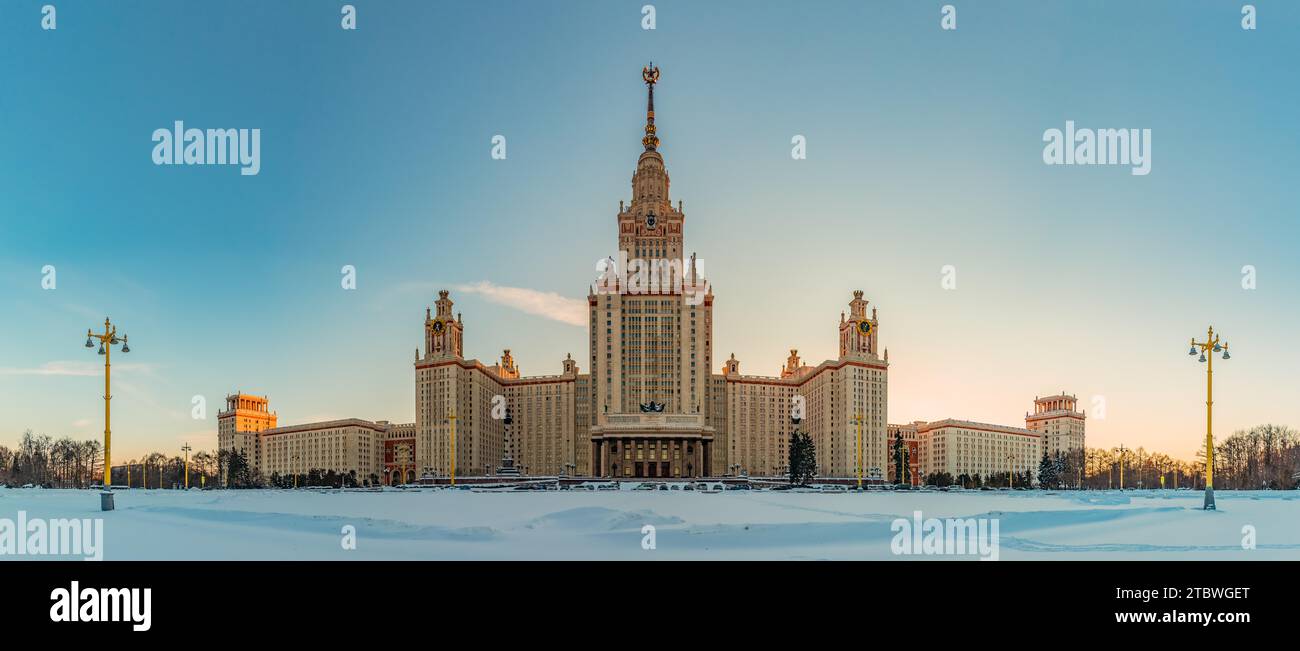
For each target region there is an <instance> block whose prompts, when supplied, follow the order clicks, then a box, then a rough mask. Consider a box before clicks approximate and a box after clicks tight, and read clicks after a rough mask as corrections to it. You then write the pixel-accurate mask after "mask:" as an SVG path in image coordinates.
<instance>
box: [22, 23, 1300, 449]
mask: <svg viewBox="0 0 1300 651" xmlns="http://www.w3.org/2000/svg"><path fill="white" fill-rule="evenodd" d="M42 4H44V3H43V2H19V1H16V0H11V1H10V2H6V3H4V5H3V6H0V55H2V56H0V80H2V82H3V88H4V91H5V92H4V93H3V94H2V95H0V124H2V125H3V127H2V128H0V148H2V149H3V151H4V152H5V155H4V156H0V306H2V307H3V313H4V315H5V318H4V319H3V336H0V443H10V444H12V442H15V441H16V440H17V438H18V436H19V435H20V434H21V432H22V431H23V430H24V429H26V428H32V429H34V430H37V431H39V432H45V433H49V434H52V435H56V436H58V435H63V434H70V435H74V436H78V437H85V438H90V437H97V436H99V435H100V433H101V432H102V427H103V425H102V417H103V409H102V406H103V405H102V401H101V400H100V395H101V385H102V376H101V375H99V373H100V369H98V368H97V367H96V364H98V363H99V362H100V361H101V359H100V358H98V357H97V356H95V355H94V354H93V353H92V352H89V351H86V350H85V349H84V348H81V345H82V343H83V340H82V339H81V337H82V336H83V333H84V331H85V329H86V328H87V327H91V326H94V325H96V324H102V322H103V318H104V316H105V315H108V316H111V317H112V318H113V320H114V321H115V322H116V323H118V324H120V326H121V328H122V330H123V331H125V332H126V333H128V334H129V335H130V336H131V338H132V340H133V341H134V342H135V343H134V345H133V346H132V348H133V352H132V353H131V354H130V355H129V356H127V357H125V358H115V361H118V362H120V363H121V364H122V366H120V367H118V366H116V365H115V369H116V370H117V372H115V374H114V378H115V380H117V381H118V382H117V386H118V388H117V389H116V390H115V391H114V395H115V397H116V399H115V400H114V434H115V436H114V442H115V449H116V451H117V452H116V453H115V458H118V459H120V458H123V457H121V456H119V455H122V454H125V455H127V456H131V455H138V454H141V453H143V452H145V451H146V450H153V449H159V450H170V449H173V448H178V447H179V445H180V444H181V443H182V442H184V441H189V442H191V443H193V444H195V445H196V446H201V447H205V448H210V447H212V446H213V445H214V444H215V430H216V422H215V416H216V412H217V410H218V409H219V408H220V405H221V403H222V396H224V395H225V394H226V393H227V392H230V391H234V390H244V391H247V392H252V393H258V394H267V395H270V397H271V403H272V406H273V408H274V409H275V410H277V411H278V412H279V415H280V419H281V423H284V424H289V423H296V422H305V421H310V420H315V419H321V418H329V417H350V416H354V417H360V418H368V419H389V420H395V421H411V420H414V382H413V371H412V368H411V360H412V356H413V352H414V349H415V348H416V346H418V345H419V342H420V336H421V335H420V333H421V323H422V319H423V314H424V308H425V306H426V305H429V304H431V303H432V301H433V299H434V297H435V293H436V290H437V289H438V288H442V287H446V288H452V289H455V288H457V287H463V286H466V285H473V284H475V283H482V282H487V283H491V284H492V285H493V286H499V287H510V288H520V289H526V290H533V291H535V292H540V293H542V294H543V296H542V298H541V299H539V300H540V301H541V302H542V303H543V304H546V303H547V302H548V301H551V302H554V303H556V304H557V305H560V306H561V307H562V306H563V304H564V301H563V300H562V299H561V300H558V301H552V299H548V298H546V297H545V294H549V293H553V294H556V295H558V296H559V297H563V298H567V299H581V298H582V297H583V296H585V293H586V288H587V286H588V284H589V283H590V282H591V280H592V278H593V276H594V264H595V261H596V260H597V259H599V258H601V257H604V256H605V255H608V254H610V253H612V252H613V248H614V245H615V242H616V240H615V231H614V226H615V214H616V211H617V207H618V202H619V200H623V199H629V198H630V185H629V183H630V178H631V174H632V171H633V168H634V165H635V161H636V157H637V155H638V154H639V153H640V149H641V148H640V137H641V129H642V124H643V121H644V102H645V92H644V86H643V84H642V83H641V82H640V75H639V71H640V69H641V67H642V66H643V65H645V64H646V62H647V61H649V60H654V62H655V63H656V64H657V65H658V66H659V67H660V68H661V70H662V75H663V76H662V80H661V83H660V86H659V88H658V91H657V92H656V109H657V120H656V122H657V124H658V127H659V135H660V137H661V138H662V145H661V147H660V150H661V151H662V153H663V154H664V157H665V160H666V162H667V165H668V170H669V173H670V175H671V176H672V180H673V184H672V194H673V199H674V200H676V199H682V200H684V202H685V208H686V215H687V224H686V229H687V230H686V238H687V248H688V249H689V250H693V251H696V252H697V253H698V254H699V256H700V257H701V258H703V259H704V260H705V268H706V270H707V271H708V273H709V275H710V276H711V280H712V282H713V285H714V288H715V293H716V294H717V296H718V299H717V302H716V304H715V334H714V340H715V344H714V345H715V355H716V357H717V359H718V360H719V362H720V360H721V359H724V358H726V356H727V355H729V354H730V353H732V352H734V353H736V355H737V357H738V358H740V359H741V360H742V369H743V370H744V371H746V372H750V373H760V374H775V373H776V372H777V370H778V368H779V366H780V364H781V363H782V361H783V360H784V357H785V355H786V353H787V352H788V349H789V348H798V349H799V350H800V353H801V354H802V355H803V357H804V359H805V360H807V361H811V362H813V363H816V362H819V361H821V360H822V359H826V358H830V357H834V356H835V354H836V338H835V328H836V325H837V323H838V319H839V312H840V311H841V310H843V309H845V304H846V303H847V301H848V300H849V299H850V297H851V296H850V294H851V292H852V290H854V289H863V290H865V291H866V294H867V298H868V299H870V300H871V301H872V305H873V306H875V307H878V308H879V310H880V319H881V327H882V329H881V339H882V342H883V344H884V345H886V346H887V347H889V349H890V357H891V362H892V367H891V371H890V396H889V397H890V400H889V402H890V405H889V410H890V411H889V419H890V421H892V422H905V421H909V420H913V419H926V420H935V419H940V418H946V417H956V418H967V419H971V420H982V421H986V422H997V423H1004V424H1013V425H1014V424H1017V423H1019V422H1021V419H1022V418H1023V413H1024V411H1025V410H1026V409H1028V408H1029V407H1030V403H1031V400H1032V398H1033V397H1034V395H1043V394H1048V393H1053V392H1056V391H1059V390H1062V389H1063V390H1065V391H1067V392H1071V393H1075V394H1078V395H1079V397H1080V399H1081V400H1082V401H1083V403H1084V405H1085V406H1088V407H1091V406H1092V405H1093V399H1094V396H1100V397H1102V398H1104V401H1105V405H1106V414H1105V417H1104V418H1094V419H1093V420H1091V421H1090V422H1089V445H1094V446H1112V445H1118V444H1119V443H1120V442H1124V443H1125V444H1126V445H1127V446H1129V447H1137V446H1138V445H1145V446H1146V447H1147V448H1148V449H1161V450H1164V451H1167V452H1170V453H1174V454H1178V455H1181V456H1184V457H1190V456H1191V454H1192V452H1193V450H1194V449H1195V447H1196V445H1197V443H1198V442H1199V437H1201V436H1202V435H1203V433H1202V431H1201V428H1202V426H1203V421H1204V412H1203V401H1204V373H1203V367H1201V366H1199V365H1197V364H1195V363H1194V362H1192V361H1189V358H1188V357H1187V356H1186V354H1185V352H1186V342H1187V340H1188V339H1189V338H1190V337H1192V336H1193V335H1196V336H1202V335H1203V334H1204V331H1205V328H1206V326H1207V325H1210V324H1211V323H1212V324H1213V325H1214V326H1215V327H1216V328H1218V329H1220V330H1222V331H1223V332H1224V334H1225V335H1226V337H1227V339H1228V341H1230V342H1231V343H1232V347H1233V349H1234V359H1233V360H1232V361H1231V362H1228V363H1227V364H1225V365H1223V366H1222V367H1217V368H1216V370H1217V371H1220V372H1217V373H1216V378H1217V379H1218V380H1219V383H1218V384H1217V385H1216V405H1215V414H1216V429H1217V430H1218V431H1219V432H1227V431H1229V430H1233V429H1238V428H1242V427H1248V426H1250V425H1254V424H1258V423H1263V422H1280V423H1284V424H1290V425H1292V426H1295V425H1300V406H1298V405H1300V403H1297V401H1296V400H1295V399H1294V396H1295V389H1296V384H1297V383H1296V380H1295V373H1294V369H1295V368H1297V367H1300V353H1298V352H1297V348H1296V345H1295V342H1294V337H1293V335H1292V330H1294V324H1295V323H1296V322H1297V317H1300V307H1298V302H1297V301H1296V298H1295V297H1296V296H1300V262H1297V257H1296V252H1295V249H1296V243H1297V242H1298V241H1300V237H1298V236H1300V226H1298V225H1297V211H1296V203H1297V195H1298V194H1300V190H1297V187H1296V185H1297V184H1296V181H1297V170H1300V153H1297V152H1298V151H1300V147H1297V145H1300V126H1297V123H1296V112H1295V107H1296V106H1297V105H1300V97H1298V95H1300V90H1297V89H1298V88H1300V84H1297V83H1296V82H1297V75H1298V74H1300V73H1297V70H1296V66H1295V62H1296V61H1297V58H1298V57H1297V54H1300V45H1297V44H1298V43H1300V5H1296V4H1294V3H1279V2H1256V3H1254V4H1255V5H1256V6H1257V7H1258V10H1259V28H1258V29H1257V30H1255V31H1244V30H1242V29H1241V27H1240V5H1241V3H1234V2H1209V1H1205V2H1143V3H1127V2H990V1H981V2H969V1H966V2H961V1H957V2H953V3H952V4H954V5H955V6H956V7H957V9H958V29H957V30H955V31H943V30H941V29H940V28H939V19H940V13H939V7H940V6H941V5H942V4H944V3H942V2H903V1H901V0H900V1H891V2H830V1H822V2H817V3H813V4H812V5H809V4H806V3H804V4H797V3H788V4H786V3H768V2H759V3H753V2H744V3H742V2H721V1H708V2H656V3H654V4H655V7H656V9H657V25H656V29H655V30H653V31H647V30H643V29H641V11H640V8H641V5H642V4H644V2H640V1H638V2H613V1H601V2H549V3H534V2H519V1H509V2H484V3H469V2H465V3H443V2H437V3H435V2H399V1H385V2H373V1H372V2H367V1H365V0H357V1H355V2H353V3H352V4H353V5H355V6H356V7H357V10H358V26H359V29H357V30H356V31H344V30H341V29H340V28H339V19H340V16H339V7H341V6H342V5H343V4H344V3H342V2H338V3H335V2H307V1H289V2H275V3H265V2H243V1H233V2H222V3H197V2H162V1H157V2H153V1H141V2H132V3H106V2H72V1H63V2H56V3H55V4H56V5H57V7H58V29H57V30H55V31H43V30H41V29H40V24H39V23H40V6H41V5H42ZM175 120H184V121H185V123H186V125H187V126H190V127H197V128H228V127H235V128H258V129H261V134H262V135H261V172H260V174H258V175H257V176H241V175H240V174H239V173H238V171H237V168H234V167H204V166H194V167H185V166H155V165H154V164H153V163H152V160H151V152H152V149H153V143H152V142H151V140H150V134H151V133H152V132H153V130H154V129H158V128H170V127H171V125H172V123H173V122H174V121H175ZM1066 120H1073V121H1075V122H1076V123H1077V124H1078V125H1079V126H1080V127H1092V128H1139V129H1142V128H1149V129H1151V130H1152V133H1153V136H1152V143H1153V144H1152V149H1153V156H1152V161H1153V162H1152V171H1151V173H1150V174H1149V175H1147V176H1133V175H1131V174H1130V173H1129V172H1128V170H1127V168H1123V167H1112V166H1093V167H1077V166H1076V167H1069V166H1047V165H1044V164H1043V162H1042V148H1043V143H1042V134H1043V132H1044V130H1046V129H1050V128H1058V129H1060V128H1063V127H1064V123H1065V121H1066ZM496 134H501V135H504V136H506V138H507V151H508V158H507V159H506V160H504V161H500V160H492V159H491V158H490V156H489V153H490V150H491V138H492V136H494V135H496ZM796 134H798V135H803V136H805V137H806V138H807V142H808V157H807V159H806V160H799V161H796V160H792V159H791V156H790V148H791V144H790V142H791V138H792V136H794V135H796ZM345 264H351V265H354V266H355V267H356V268H357V274H358V275H357V278H358V288H357V290H355V291H343V290H342V289H341V288H340V286H339V278H340V275H339V269H340V267H342V266H343V265H345ZM44 265H54V266H55V267H56V269H57V274H58V275H57V281H58V286H57V289H55V290H44V289H42V288H41V269H42V267H43V266H44ZM944 265H953V266H955V267H956V269H957V279H958V284H957V288H956V289H955V290H948V291H945V290H943V289H941V287H940V284H939V281H940V269H941V267H943V266H944ZM1243 265H1254V266H1255V267H1256V269H1257V273H1258V288H1257V289H1255V290H1252V291H1246V290H1243V289H1242V288H1241V284H1240V279H1241V268H1242V266H1243ZM453 298H455V299H456V301H457V305H456V309H457V310H458V311H461V312H462V313H463V314H464V318H465V321H466V335H465V345H466V348H467V353H468V355H469V356H472V357H477V358H480V359H483V360H486V361H489V362H490V361H491V360H493V359H495V357H496V356H498V355H499V354H500V350H501V349H502V348H507V347H508V348H511V349H512V351H513V353H514V356H515V358H516V360H518V362H519V363H520V364H521V366H522V368H523V370H524V372H525V373H528V374H542V373H555V372H558V371H559V367H560V360H562V359H563V358H564V355H565V354H566V353H570V352H571V353H573V354H574V357H575V358H578V359H584V358H585V352H586V348H585V331H584V330H583V329H582V328H581V327H576V326H574V325H571V324H568V323H564V322H562V321H560V320H556V319H554V318H547V317H546V316H545V315H543V314H535V313H528V312H524V311H521V310H519V309H515V308H512V307H511V306H508V305H503V304H500V303H499V302H494V301H493V300H491V296H489V295H486V294H484V293H482V292H479V293H475V292H470V291H463V290H462V291H455V292H454V296H453ZM557 309H558V308H557ZM543 311H545V310H543ZM195 395H202V396H205V397H206V399H207V406H208V414H207V419H206V420H203V421H196V420H194V419H192V418H191V417H190V405H191V399H192V397H193V396H195Z"/></svg>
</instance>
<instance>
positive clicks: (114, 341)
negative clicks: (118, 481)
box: [86, 317, 131, 511]
mask: <svg viewBox="0 0 1300 651" xmlns="http://www.w3.org/2000/svg"><path fill="white" fill-rule="evenodd" d="M95 340H99V354H100V355H103V356H104V492H102V493H100V497H99V508H100V509H101V510H104V511H112V510H113V493H112V490H111V488H112V486H113V463H112V459H113V457H112V453H111V450H110V444H111V443H112V434H111V431H112V430H111V428H110V426H109V416H110V415H111V412H110V410H109V406H110V402H111V401H112V400H113V393H112V392H111V391H110V385H109V370H110V368H111V367H110V364H109V358H110V357H112V352H113V346H116V345H118V344H121V345H122V352H123V353H129V352H131V346H129V345H128V344H127V342H126V335H122V336H121V338H119V337H118V336H117V327H116V326H114V325H113V324H112V323H111V322H110V321H109V320H108V317H105V318H104V332H103V334H96V333H94V332H91V330H90V329H89V328H87V329H86V348H94V347H95ZM128 472H130V470H129V469H128Z"/></svg>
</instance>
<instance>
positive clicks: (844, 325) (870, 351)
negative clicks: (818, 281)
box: [840, 289, 878, 359]
mask: <svg viewBox="0 0 1300 651" xmlns="http://www.w3.org/2000/svg"><path fill="white" fill-rule="evenodd" d="M877 325H878V324H877V321H876V311H875V309H874V308H873V309H872V310H871V316H870V317H869V318H868V317H867V300H866V299H864V298H862V290H860V289H859V290H857V291H855V292H853V300H852V301H849V315H848V319H845V318H844V315H843V314H841V315H840V359H844V358H846V357H857V358H869V359H875V358H876V339H877V335H878V332H877Z"/></svg>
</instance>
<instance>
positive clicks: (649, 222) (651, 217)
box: [645, 213, 659, 228]
mask: <svg viewBox="0 0 1300 651" xmlns="http://www.w3.org/2000/svg"><path fill="white" fill-rule="evenodd" d="M657 223H659V221H658V219H657V218H656V217H655V214H654V213H650V214H648V215H646V216H645V227H646V228H654V227H655V224H657Z"/></svg>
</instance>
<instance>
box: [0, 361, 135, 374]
mask: <svg viewBox="0 0 1300 651" xmlns="http://www.w3.org/2000/svg"><path fill="white" fill-rule="evenodd" d="M153 370H154V367H153V365H151V364H123V363H117V364H114V365H113V372H114V373H141V374H144V375H148V374H150V373H152V372H153ZM103 374H104V365H103V364H96V363H94V362H73V361H55V362H46V363H44V364H41V365H40V366H37V367H35V368H16V367H12V366H0V375H47V376H72V377H91V376H102V375H103Z"/></svg>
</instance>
